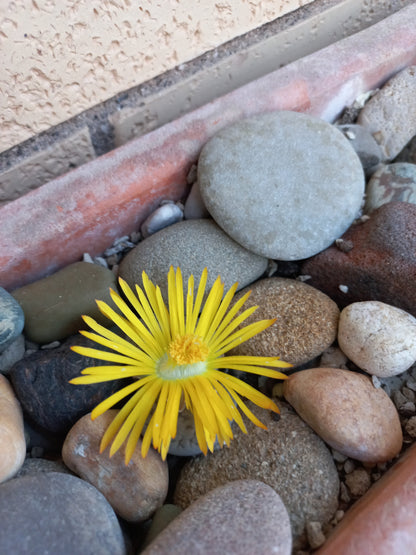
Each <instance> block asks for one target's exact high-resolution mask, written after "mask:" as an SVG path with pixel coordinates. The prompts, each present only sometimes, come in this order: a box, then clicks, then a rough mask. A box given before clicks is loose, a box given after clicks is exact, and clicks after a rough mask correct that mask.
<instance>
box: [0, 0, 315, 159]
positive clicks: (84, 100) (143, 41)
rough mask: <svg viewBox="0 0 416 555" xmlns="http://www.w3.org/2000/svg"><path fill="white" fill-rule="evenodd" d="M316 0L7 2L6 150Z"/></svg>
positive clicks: (1, 66) (3, 68) (1, 20)
mask: <svg viewBox="0 0 416 555" xmlns="http://www.w3.org/2000/svg"><path fill="white" fill-rule="evenodd" d="M311 1H313V0H280V1H277V0H263V1H253V0H228V1H227V0H220V1H218V0H176V1H175V0H159V1H155V0H144V1H138V0H100V1H98V0H62V1H59V2H58V1H56V0H14V1H8V0H0V51H1V56H0V128H1V134H0V152H2V151H4V150H6V149H8V148H10V147H12V146H13V145H15V144H18V143H20V142H22V141H24V140H26V139H28V138H30V137H31V136H33V135H35V134H36V133H39V132H41V131H43V130H45V129H48V128H49V127H51V126H53V125H56V124H58V123H60V122H62V121H65V120H66V119H68V118H70V117H72V116H74V115H76V114H78V113H80V112H82V111H83V110H85V109H87V108H90V107H91V106H93V105H95V104H97V103H99V102H102V101H104V100H106V99H108V98H110V97H111V96H113V95H115V94H117V93H119V92H121V91H123V90H126V89H128V88H130V87H132V86H134V85H137V84H140V83H141V82H143V81H146V80H148V79H150V78H152V77H154V76H156V75H159V74H160V73H163V72H164V71H166V70H168V69H171V68H173V67H175V66H177V65H178V64H180V63H183V62H185V61H187V60H190V59H192V58H195V57H196V56H199V55H200V54H202V53H204V52H206V51H207V50H210V49H212V48H214V47H215V46H218V45H219V44H222V43H224V42H226V41H228V40H230V39H232V38H234V37H236V36H238V35H241V34H243V33H246V32H247V31H249V30H251V29H254V28H256V27H258V26H260V25H262V24H264V23H266V22H268V21H271V20H273V19H276V18H277V17H280V16H282V15H284V14H285V13H288V12H290V11H293V10H294V9H296V8H298V7H300V6H303V5H305V4H308V3H310V2H311Z"/></svg>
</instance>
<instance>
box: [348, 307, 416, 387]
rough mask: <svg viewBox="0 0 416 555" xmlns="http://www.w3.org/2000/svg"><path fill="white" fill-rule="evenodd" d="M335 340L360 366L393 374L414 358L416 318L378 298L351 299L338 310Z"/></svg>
mask: <svg viewBox="0 0 416 555" xmlns="http://www.w3.org/2000/svg"><path fill="white" fill-rule="evenodd" d="M338 343H339V346H340V347H341V349H342V350H343V351H344V353H345V354H346V355H347V357H348V358H349V359H350V360H352V361H353V362H354V363H355V364H356V365H357V366H358V367H359V368H361V369H362V370H365V371H366V372H368V373H369V374H373V375H374V376H378V377H379V378H388V377H390V376H395V375H397V374H401V373H402V372H404V371H405V370H407V369H408V368H410V367H411V366H412V365H413V364H414V362H416V318H415V317H414V316H412V315H411V314H408V313H407V312H405V311H404V310H400V309H399V308H396V307H394V306H390V305H388V304H385V303H380V302H378V301H364V302H361V303H352V304H350V305H348V306H347V307H345V308H344V310H343V311H342V312H341V316H340V319H339V327H338Z"/></svg>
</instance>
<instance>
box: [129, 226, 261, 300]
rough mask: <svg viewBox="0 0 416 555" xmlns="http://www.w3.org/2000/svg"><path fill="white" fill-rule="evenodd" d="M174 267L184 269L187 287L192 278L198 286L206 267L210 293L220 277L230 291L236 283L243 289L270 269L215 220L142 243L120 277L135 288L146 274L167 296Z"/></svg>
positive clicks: (171, 230) (169, 230) (169, 229)
mask: <svg viewBox="0 0 416 555" xmlns="http://www.w3.org/2000/svg"><path fill="white" fill-rule="evenodd" d="M171 265H173V267H174V268H176V267H178V266H179V267H180V268H181V271H182V276H183V278H184V286H185V287H186V283H187V280H188V277H189V275H190V274H193V275H194V278H195V283H198V281H199V278H200V277H201V274H202V271H203V269H204V268H205V267H207V268H208V281H207V289H208V288H209V287H211V286H212V285H213V283H214V281H215V280H216V278H217V277H218V275H220V276H221V279H222V281H223V282H224V283H225V289H226V290H227V289H229V288H230V287H231V286H232V285H233V284H234V283H235V282H236V281H238V282H239V287H240V288H241V287H244V286H246V285H248V284H249V283H252V282H253V281H254V280H256V279H258V278H259V277H260V276H261V275H262V274H263V273H264V271H265V270H266V268H267V260H266V259H265V258H263V257H262V256H258V255H256V254H253V253H251V252H249V251H248V250H246V249H245V248H243V247H241V246H240V245H238V244H237V243H236V242H235V241H233V240H232V239H230V237H228V236H227V235H226V234H225V233H224V232H223V231H222V230H221V229H220V228H219V227H218V226H217V225H216V223H215V222H213V221H212V220H186V221H183V222H179V223H177V224H174V225H171V226H169V227H167V228H165V229H162V230H161V231H159V232H157V233H155V234H154V235H152V236H151V237H148V238H147V239H145V240H144V241H142V242H141V243H139V244H138V245H137V247H135V248H134V249H132V250H131V251H130V252H129V253H128V255H127V256H126V257H125V258H124V259H123V261H122V262H121V264H120V268H119V275H120V276H121V277H122V278H123V279H125V280H126V281H127V283H128V284H129V285H130V286H131V287H134V285H135V284H136V283H138V284H139V285H141V284H142V272H143V270H144V271H145V272H146V274H147V275H148V276H149V278H150V279H151V280H152V281H153V283H155V284H157V285H159V286H160V288H161V290H162V294H163V295H165V296H166V295H167V275H168V271H169V267H170V266H171ZM165 298H166V297H165Z"/></svg>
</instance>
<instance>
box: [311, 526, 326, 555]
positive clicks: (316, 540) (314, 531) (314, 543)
mask: <svg viewBox="0 0 416 555" xmlns="http://www.w3.org/2000/svg"><path fill="white" fill-rule="evenodd" d="M306 535H307V537H308V542H309V545H310V546H311V548H312V549H318V547H321V545H323V544H324V543H325V539H326V538H325V534H324V533H323V532H322V525H321V523H320V522H316V521H309V522H307V523H306Z"/></svg>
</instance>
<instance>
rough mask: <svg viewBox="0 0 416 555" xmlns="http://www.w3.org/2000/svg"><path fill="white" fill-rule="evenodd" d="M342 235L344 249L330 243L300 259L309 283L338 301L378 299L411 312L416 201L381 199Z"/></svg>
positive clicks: (415, 291) (415, 309) (415, 300)
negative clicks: (367, 215)
mask: <svg viewBox="0 0 416 555" xmlns="http://www.w3.org/2000/svg"><path fill="white" fill-rule="evenodd" d="M342 238H343V239H344V240H345V241H346V242H349V243H351V244H352V246H353V248H352V249H351V250H350V251H349V252H344V251H343V250H341V249H339V248H338V247H337V246H335V245H332V246H331V247H329V248H328V249H326V250H325V251H324V252H322V253H320V254H317V255H316V256H314V257H313V258H311V259H309V260H307V261H306V262H305V263H304V264H303V265H302V267H301V273H302V274H308V275H310V276H311V279H310V280H308V283H309V284H310V285H313V286H314V287H316V288H318V289H320V290H321V291H323V292H324V293H326V294H327V295H328V296H329V297H331V299H333V300H334V301H335V302H336V303H337V304H338V306H340V307H345V306H347V305H349V304H351V303H353V302H358V301H381V302H384V303H386V304H390V305H392V306H396V307H397V308H401V309H402V310H405V311H406V312H409V313H410V314H412V315H413V316H415V317H416V287H415V284H416V205H414V204H410V203H408V202H389V203H387V204H383V205H382V206H380V208H378V209H376V210H375V211H374V212H372V214H371V216H370V219H369V220H367V221H365V222H364V223H360V224H357V225H353V226H351V228H350V229H349V230H348V231H347V232H346V233H344V235H343V236H342ZM341 285H342V286H343V287H342V288H340V287H341Z"/></svg>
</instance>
